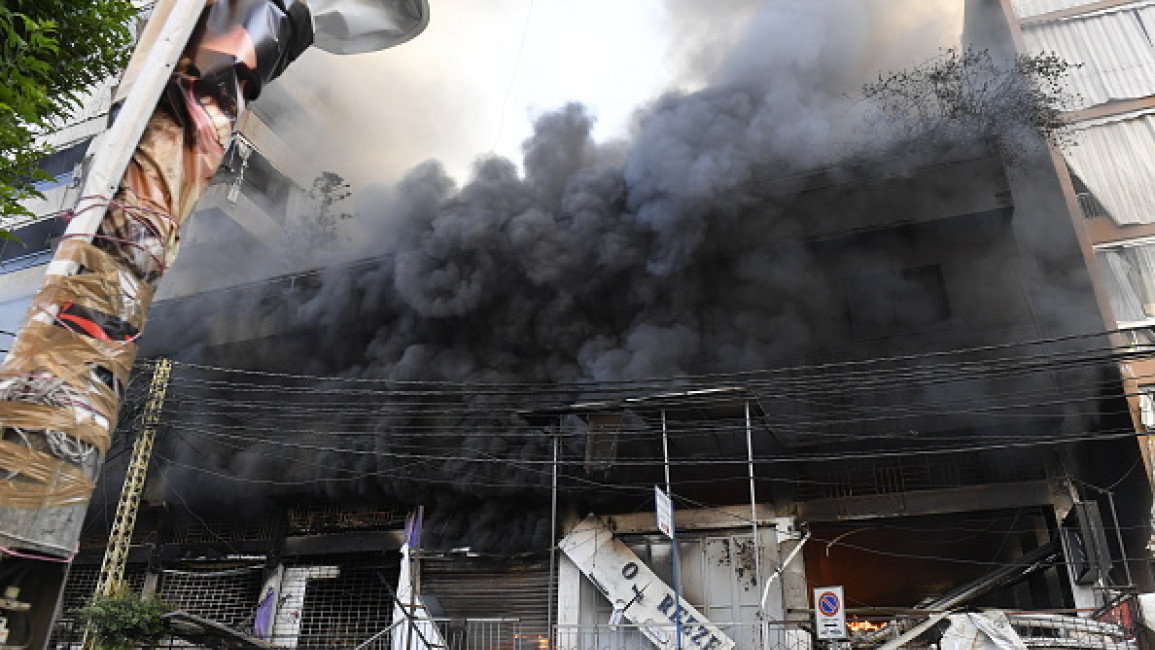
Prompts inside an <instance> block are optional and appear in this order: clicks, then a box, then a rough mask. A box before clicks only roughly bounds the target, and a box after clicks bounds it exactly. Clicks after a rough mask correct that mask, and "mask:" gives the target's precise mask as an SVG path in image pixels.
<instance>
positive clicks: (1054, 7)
mask: <svg viewBox="0 0 1155 650" xmlns="http://www.w3.org/2000/svg"><path fill="white" fill-rule="evenodd" d="M1096 1H1097V0H1014V2H1013V3H1012V4H1013V5H1014V7H1015V13H1016V14H1018V15H1019V18H1028V17H1030V16H1038V15H1039V14H1046V13H1050V12H1052V11H1060V10H1063V9H1070V8H1071V7H1078V6H1081V5H1089V4H1091V3H1093V2H1096Z"/></svg>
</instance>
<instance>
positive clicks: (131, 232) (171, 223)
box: [0, 0, 313, 509]
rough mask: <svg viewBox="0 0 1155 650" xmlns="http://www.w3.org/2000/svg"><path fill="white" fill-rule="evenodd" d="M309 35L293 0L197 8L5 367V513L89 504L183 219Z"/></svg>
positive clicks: (220, 0) (214, 0)
mask: <svg viewBox="0 0 1155 650" xmlns="http://www.w3.org/2000/svg"><path fill="white" fill-rule="evenodd" d="M312 37H313V33H312V25H311V20H310V16H309V12H308V9H307V8H306V6H305V4H304V2H302V1H301V0H209V2H207V3H206V8H205V10H204V12H203V13H202V16H201V20H200V22H199V24H198V26H197V29H196V30H195V32H194V35H193V38H192V39H191V40H190V41H189V45H188V47H187V48H186V49H185V52H184V56H183V57H182V59H181V63H180V65H179V66H178V68H177V71H176V73H175V74H174V75H173V78H172V82H171V83H170V85H169V89H168V91H167V92H166V94H165V97H164V99H163V100H162V101H161V103H160V104H159V105H158V107H157V109H156V111H155V112H154V114H153V116H152V118H151V119H150V120H149V123H148V126H147V128H146V129H145V132H144V135H143V137H142V138H141V141H140V143H139V144H138V145H137V148H136V150H135V152H134V154H133V157H132V161H131V163H130V164H129V167H128V169H127V171H126V172H125V175H124V177H123V179H122V181H121V183H120V189H119V191H118V192H117V194H116V196H115V197H112V198H111V199H109V200H106V201H103V202H100V203H103V204H105V205H107V207H108V212H107V214H106V216H105V218H104V220H103V221H102V222H101V224H100V227H99V229H98V231H97V232H96V233H83V235H85V236H84V237H83V238H72V239H69V238H66V239H64V240H63V241H62V242H61V245H60V247H59V249H58V250H57V252H56V255H55V257H54V258H53V265H51V266H50V268H49V274H48V279H47V280H46V281H45V284H44V285H43V286H42V287H41V290H40V292H39V293H38V294H37V295H36V297H35V298H34V299H33V303H32V307H31V309H30V312H29V318H28V321H27V324H26V325H25V327H24V328H23V329H22V330H21V332H20V334H19V336H18V337H17V339H16V341H15V343H14V344H13V346H12V349H11V351H10V353H9V356H8V359H7V361H6V362H5V363H4V366H3V368H2V369H0V424H2V425H3V437H2V438H0V508H22V509H27V508H45V507H60V506H69V505H82V504H84V503H86V502H87V501H88V499H89V497H90V495H91V493H92V488H93V483H94V480H95V472H96V471H97V470H98V468H99V462H86V461H89V460H91V459H92V458H93V456H94V455H96V456H98V457H99V458H103V456H104V453H105V452H106V451H107V449H108V446H109V439H110V430H111V428H112V427H113V426H114V425H115V423H116V420H117V414H118V410H119V406H120V399H121V397H122V392H123V387H124V386H125V385H126V384H127V383H128V379H129V377H128V375H129V372H130V370H131V367H132V363H133V360H134V359H135V356H136V344H135V341H136V338H137V336H139V333H140V332H141V331H143V329H144V325H145V319H146V314H147V311H148V306H149V303H150V301H151V299H152V295H153V288H154V287H155V284H156V282H157V280H158V279H159V278H160V277H161V275H162V274H163V273H164V272H165V270H166V269H167V268H169V267H170V266H171V265H172V262H173V260H174V259H175V257H176V253H177V244H178V241H179V233H180V227H181V224H182V223H183V222H184V221H185V219H187V218H188V216H189V214H190V213H191V212H192V210H193V209H194V207H195V205H196V202H197V200H198V199H199V198H200V196H201V195H202V194H203V193H204V191H205V189H206V188H207V187H208V184H209V181H210V180H211V178H212V176H213V174H214V173H215V172H216V169H217V167H218V166H219V165H220V162H221V159H222V157H223V156H224V152H225V148H226V147H227V145H228V142H229V139H230V138H231V137H232V134H233V127H234V124H235V122H236V118H237V115H238V113H239V111H241V110H243V108H244V104H245V102H246V101H250V100H252V99H254V98H256V96H257V95H258V94H259V93H260V90H261V87H262V85H263V84H265V83H268V82H269V81H272V79H274V78H275V77H276V76H277V75H279V74H280V73H281V72H282V71H283V70H284V69H285V66H286V65H288V64H289V63H290V62H291V61H292V60H293V59H295V58H296V57H297V56H298V55H299V54H300V53H301V52H302V51H304V49H305V48H306V47H308V46H309V44H310V43H311V42H312ZM89 237H91V239H92V243H88V242H87V241H85V240H86V239H88V238H89ZM62 262H63V264H60V263H62ZM60 269H67V271H66V272H61V271H60ZM54 270H55V272H54Z"/></svg>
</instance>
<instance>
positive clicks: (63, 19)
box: [0, 0, 136, 216]
mask: <svg viewBox="0 0 1155 650" xmlns="http://www.w3.org/2000/svg"><path fill="white" fill-rule="evenodd" d="M135 12H136V10H135V9H134V8H133V6H132V2H131V0H6V2H4V3H3V5H0V215H4V216H9V215H17V214H28V212H27V211H26V210H25V209H24V208H23V207H21V206H20V204H19V201H20V200H22V199H25V198H28V197H32V196H37V192H36V189H35V187H34V186H33V183H35V182H36V181H38V180H46V175H45V174H44V173H43V172H41V171H40V170H39V169H38V168H37V163H38V161H39V160H40V159H42V158H43V157H44V156H46V155H48V154H49V153H51V152H52V149H51V147H49V146H47V145H46V144H45V143H44V142H42V141H40V140H39V139H38V138H37V136H38V135H39V134H43V133H46V132H48V131H50V130H52V129H53V128H54V127H55V126H57V125H59V124H60V122H61V120H63V119H64V118H66V117H67V116H68V114H69V113H70V112H71V111H72V110H74V109H75V108H76V107H77V105H78V102H80V101H81V99H82V98H83V96H84V91H85V90H87V89H88V88H90V87H91V86H92V85H93V84H95V83H97V82H99V81H102V80H104V79H106V78H108V77H109V76H111V75H114V74H116V73H118V72H119V71H120V69H121V68H122V67H123V66H124V64H125V62H126V61H127V60H128V55H129V53H130V48H131V45H132V42H133V36H132V31H131V29H130V25H131V21H132V19H133V17H134V15H135Z"/></svg>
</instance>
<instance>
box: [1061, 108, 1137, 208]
mask: <svg viewBox="0 0 1155 650" xmlns="http://www.w3.org/2000/svg"><path fill="white" fill-rule="evenodd" d="M1073 136H1074V139H1075V145H1074V146H1071V147H1067V149H1066V151H1065V152H1064V154H1065V156H1066V158H1067V162H1068V163H1069V164H1070V165H1071V169H1072V170H1074V172H1075V173H1076V174H1078V175H1079V178H1080V179H1082V181H1083V183H1084V184H1086V186H1087V188H1088V189H1089V190H1090V191H1091V193H1092V194H1094V196H1095V198H1096V199H1098V200H1099V202H1100V203H1102V204H1103V206H1104V207H1105V208H1106V209H1107V212H1108V213H1109V214H1110V215H1111V217H1112V218H1113V219H1114V220H1115V222H1116V223H1118V224H1120V225H1126V224H1136V223H1155V114H1131V115H1122V116H1118V117H1113V118H1111V119H1110V120H1103V121H1101V122H1099V123H1097V124H1094V125H1087V126H1086V128H1079V129H1078V130H1076V131H1075V132H1074V134H1073Z"/></svg>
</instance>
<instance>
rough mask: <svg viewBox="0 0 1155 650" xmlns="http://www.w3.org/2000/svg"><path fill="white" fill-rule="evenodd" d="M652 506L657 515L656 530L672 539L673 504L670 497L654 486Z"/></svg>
mask: <svg viewBox="0 0 1155 650" xmlns="http://www.w3.org/2000/svg"><path fill="white" fill-rule="evenodd" d="M654 504H655V510H656V511H657V514H658V530H660V531H662V533H664V534H665V535H666V537H669V538H670V539H674V504H673V502H671V501H670V495H668V494H666V493H665V492H663V491H662V488H660V487H658V486H656V485H655V486H654Z"/></svg>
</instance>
